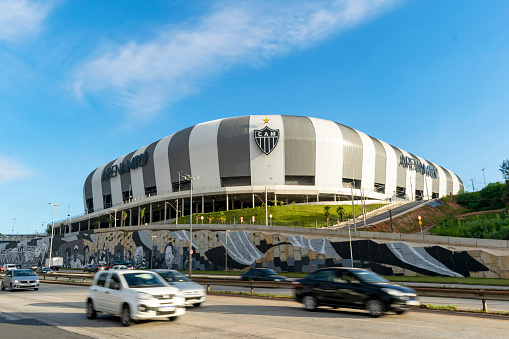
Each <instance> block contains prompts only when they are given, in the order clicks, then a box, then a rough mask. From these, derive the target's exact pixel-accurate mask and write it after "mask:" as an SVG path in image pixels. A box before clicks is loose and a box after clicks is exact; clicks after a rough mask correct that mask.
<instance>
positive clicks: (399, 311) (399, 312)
mask: <svg viewBox="0 0 509 339" xmlns="http://www.w3.org/2000/svg"><path fill="white" fill-rule="evenodd" d="M405 312H406V310H398V311H396V314H397V315H401V314H403V313H405Z"/></svg>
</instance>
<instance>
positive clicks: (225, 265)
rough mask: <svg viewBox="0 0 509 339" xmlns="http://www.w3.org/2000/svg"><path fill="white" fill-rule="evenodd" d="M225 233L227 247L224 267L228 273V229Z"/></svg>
mask: <svg viewBox="0 0 509 339" xmlns="http://www.w3.org/2000/svg"><path fill="white" fill-rule="evenodd" d="M225 234H226V247H225V249H224V268H225V270H226V275H228V230H226V232H225Z"/></svg>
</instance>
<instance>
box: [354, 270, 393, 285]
mask: <svg viewBox="0 0 509 339" xmlns="http://www.w3.org/2000/svg"><path fill="white" fill-rule="evenodd" d="M354 273H355V275H356V276H357V277H358V278H359V280H361V281H364V282H375V283H385V282H389V281H388V280H387V279H385V278H383V277H381V276H379V275H378V274H376V273H374V272H371V271H354Z"/></svg>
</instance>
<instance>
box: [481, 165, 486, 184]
mask: <svg viewBox="0 0 509 339" xmlns="http://www.w3.org/2000/svg"><path fill="white" fill-rule="evenodd" d="M484 170H485V168H483V169H482V177H483V178H484V187H486V177H485V176H484Z"/></svg>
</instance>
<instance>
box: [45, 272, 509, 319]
mask: <svg viewBox="0 0 509 339" xmlns="http://www.w3.org/2000/svg"><path fill="white" fill-rule="evenodd" d="M94 276H95V274H91V273H88V274H86V273H84V274H65V273H51V274H40V275H39V279H40V280H42V281H44V282H48V283H60V284H72V285H81V286H90V284H91V283H92V281H93V279H94ZM193 281H194V282H196V283H198V284H201V285H204V286H206V287H207V291H208V292H210V286H212V285H215V286H240V287H248V288H250V289H251V293H254V289H255V288H280V289H293V288H294V287H295V285H293V284H292V283H291V282H280V281H243V280H240V279H218V278H204V277H196V278H193ZM412 288H413V289H414V290H415V291H416V292H417V295H418V296H420V297H435V298H457V299H474V300H481V301H482V307H483V308H482V310H483V311H487V310H488V307H487V301H488V300H496V301H509V290H497V289H473V288H472V289H469V288H449V287H420V286H419V287H412Z"/></svg>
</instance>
